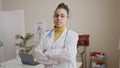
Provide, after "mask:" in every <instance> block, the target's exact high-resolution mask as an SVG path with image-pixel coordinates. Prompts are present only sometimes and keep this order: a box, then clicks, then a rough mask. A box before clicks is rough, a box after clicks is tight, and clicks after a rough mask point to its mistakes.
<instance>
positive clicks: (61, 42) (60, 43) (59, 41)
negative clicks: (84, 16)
mask: <svg viewBox="0 0 120 68" xmlns="http://www.w3.org/2000/svg"><path fill="white" fill-rule="evenodd" d="M66 31H67V28H65V30H64V31H63V32H62V34H61V35H60V37H59V38H58V39H57V40H56V41H55V42H53V45H52V46H53V47H54V48H61V47H63V46H64V38H65V35H66ZM53 39H54V37H53Z"/></svg>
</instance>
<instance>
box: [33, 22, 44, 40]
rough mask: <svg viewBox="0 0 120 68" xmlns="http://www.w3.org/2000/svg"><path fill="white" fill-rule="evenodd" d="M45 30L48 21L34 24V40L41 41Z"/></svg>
mask: <svg viewBox="0 0 120 68" xmlns="http://www.w3.org/2000/svg"><path fill="white" fill-rule="evenodd" d="M45 31H46V23H44V22H35V25H34V41H36V42H40V38H41V35H42V33H43V32H45Z"/></svg>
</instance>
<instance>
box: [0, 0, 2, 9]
mask: <svg viewBox="0 0 120 68" xmlns="http://www.w3.org/2000/svg"><path fill="white" fill-rule="evenodd" d="M1 2H2V0H0V11H1V6H2V3H1Z"/></svg>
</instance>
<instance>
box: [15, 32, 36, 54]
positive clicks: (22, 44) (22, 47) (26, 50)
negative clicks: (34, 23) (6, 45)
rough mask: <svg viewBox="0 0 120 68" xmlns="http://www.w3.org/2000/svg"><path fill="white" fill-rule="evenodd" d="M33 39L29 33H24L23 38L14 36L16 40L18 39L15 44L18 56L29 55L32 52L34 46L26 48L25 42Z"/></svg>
mask: <svg viewBox="0 0 120 68" xmlns="http://www.w3.org/2000/svg"><path fill="white" fill-rule="evenodd" d="M32 37H33V34H31V33H26V34H25V36H22V35H20V34H18V35H16V36H15V38H16V39H20V42H19V43H16V44H15V45H16V46H19V47H20V50H19V54H29V52H30V51H31V50H32V48H33V47H34V45H32V46H30V45H29V46H27V42H28V41H29V40H30V39H31V38H32Z"/></svg>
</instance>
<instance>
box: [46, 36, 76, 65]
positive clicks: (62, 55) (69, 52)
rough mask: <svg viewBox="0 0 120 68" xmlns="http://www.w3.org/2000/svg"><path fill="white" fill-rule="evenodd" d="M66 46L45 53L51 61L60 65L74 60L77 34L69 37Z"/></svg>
mask: <svg viewBox="0 0 120 68" xmlns="http://www.w3.org/2000/svg"><path fill="white" fill-rule="evenodd" d="M68 39H69V41H68V44H67V45H66V47H65V48H64V49H52V50H49V51H47V52H46V55H48V56H49V58H50V59H51V60H55V61H60V62H61V63H65V62H69V61H70V60H73V59H75V58H76V53H77V41H78V34H74V35H71V36H69V38H68Z"/></svg>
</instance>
